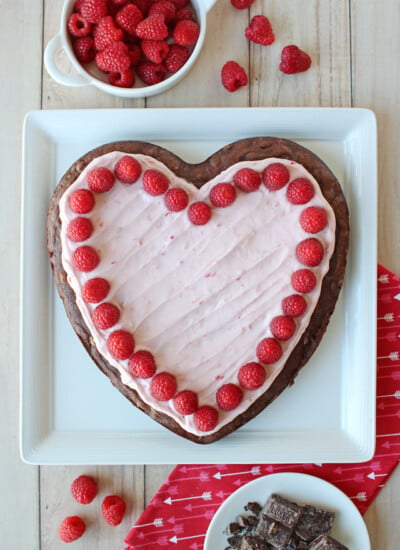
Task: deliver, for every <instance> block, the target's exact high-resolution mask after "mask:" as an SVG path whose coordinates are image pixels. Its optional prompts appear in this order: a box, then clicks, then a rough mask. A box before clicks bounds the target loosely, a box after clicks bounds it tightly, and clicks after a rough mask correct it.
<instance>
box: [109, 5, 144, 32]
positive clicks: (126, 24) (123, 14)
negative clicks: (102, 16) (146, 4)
mask: <svg viewBox="0 0 400 550" xmlns="http://www.w3.org/2000/svg"><path fill="white" fill-rule="evenodd" d="M115 20H116V22H117V23H118V25H119V26H120V27H121V29H123V30H124V31H125V32H126V33H128V34H129V35H130V36H136V27H137V26H138V24H139V23H140V21H142V20H143V14H142V12H141V11H140V9H139V8H138V7H137V6H135V4H128V5H127V6H124V7H123V8H122V9H121V10H119V12H118V13H117V15H116V16H115Z"/></svg>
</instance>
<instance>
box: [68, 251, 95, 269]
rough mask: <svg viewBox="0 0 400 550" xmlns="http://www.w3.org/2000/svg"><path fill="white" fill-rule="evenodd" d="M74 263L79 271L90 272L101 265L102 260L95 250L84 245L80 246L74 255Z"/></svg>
mask: <svg viewBox="0 0 400 550" xmlns="http://www.w3.org/2000/svg"><path fill="white" fill-rule="evenodd" d="M72 262H73V264H74V266H75V268H76V269H78V270H79V271H84V272H88V271H93V269H95V268H96V267H97V266H98V265H99V262H100V258H99V256H98V254H97V252H96V251H95V249H94V248H92V247H91V246H87V245H83V246H78V248H77V249H76V250H75V251H74V253H73V254H72Z"/></svg>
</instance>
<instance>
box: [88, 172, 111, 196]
mask: <svg viewBox="0 0 400 550" xmlns="http://www.w3.org/2000/svg"><path fill="white" fill-rule="evenodd" d="M87 182H88V186H89V187H90V189H91V190H92V191H94V192H95V193H106V192H107V191H109V190H110V189H111V188H112V186H113V185H114V182H115V177H114V174H113V173H112V172H111V170H109V169H108V168H106V167H105V166H99V167H98V168H93V169H92V170H90V172H89V173H88V175H87Z"/></svg>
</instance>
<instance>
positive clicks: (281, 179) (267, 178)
mask: <svg viewBox="0 0 400 550" xmlns="http://www.w3.org/2000/svg"><path fill="white" fill-rule="evenodd" d="M289 179H290V174H289V170H288V169H287V167H286V166H285V165H284V164H282V163H281V162H274V163H272V164H269V165H268V166H266V168H264V170H263V173H262V180H263V183H264V185H265V187H266V188H267V189H269V190H270V191H278V190H279V189H282V187H285V185H286V184H287V183H288V181H289Z"/></svg>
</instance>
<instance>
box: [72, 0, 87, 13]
mask: <svg viewBox="0 0 400 550" xmlns="http://www.w3.org/2000/svg"><path fill="white" fill-rule="evenodd" d="M84 1H85V0H76V2H75V4H74V6H73V11H74V12H77V13H80V11H81V7H82V4H83V2H84Z"/></svg>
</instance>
